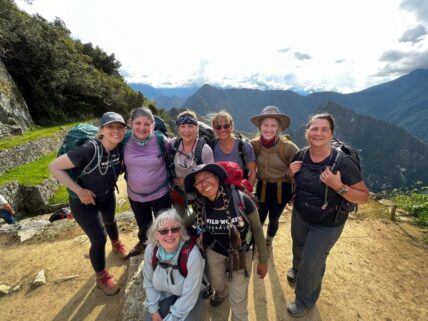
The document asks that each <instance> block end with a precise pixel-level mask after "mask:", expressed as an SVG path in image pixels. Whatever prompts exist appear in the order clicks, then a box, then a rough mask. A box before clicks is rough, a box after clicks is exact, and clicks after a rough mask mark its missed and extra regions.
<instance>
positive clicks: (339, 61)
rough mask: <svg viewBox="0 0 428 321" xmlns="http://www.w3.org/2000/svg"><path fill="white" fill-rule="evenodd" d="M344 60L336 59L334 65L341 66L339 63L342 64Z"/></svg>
mask: <svg viewBox="0 0 428 321" xmlns="http://www.w3.org/2000/svg"><path fill="white" fill-rule="evenodd" d="M345 61H346V60H345V59H337V60H336V61H335V63H336V64H341V63H343V62H345Z"/></svg>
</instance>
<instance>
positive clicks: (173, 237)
mask: <svg viewBox="0 0 428 321" xmlns="http://www.w3.org/2000/svg"><path fill="white" fill-rule="evenodd" d="M188 239H189V236H188V234H187V232H186V229H185V228H184V225H183V221H182V218H181V217H180V216H179V215H178V214H177V213H176V211H175V210H173V209H171V210H168V211H166V212H163V213H161V214H159V215H158V217H157V218H156V219H155V220H154V222H153V224H152V226H151V227H150V229H149V231H148V245H147V248H146V250H145V252H144V268H143V274H144V281H143V285H144V289H145V291H146V300H145V302H144V305H145V307H146V312H145V315H144V321H162V320H164V321H177V320H183V321H200V320H202V313H203V300H202V296H201V295H200V292H201V284H202V275H203V271H204V260H203V258H202V256H201V253H200V251H199V249H198V247H197V246H193V247H192V249H191V251H190V253H188V256H187V262H186V264H185V266H186V268H185V269H186V272H187V273H186V276H184V275H183V274H185V273H184V272H183V271H182V269H183V267H182V264H184V263H182V262H179V261H178V260H179V257H180V255H181V256H183V255H184V253H183V252H181V249H182V248H186V249H189V247H188V246H189V244H194V243H189V242H186V241H187V240H188ZM180 263H182V264H180Z"/></svg>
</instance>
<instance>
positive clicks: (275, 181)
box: [251, 106, 298, 251]
mask: <svg viewBox="0 0 428 321" xmlns="http://www.w3.org/2000/svg"><path fill="white" fill-rule="evenodd" d="M251 122H252V123H253V124H254V125H256V126H257V128H258V129H259V131H260V135H259V136H258V137H256V138H254V139H252V140H251V145H252V146H253V149H254V153H255V155H256V162H257V175H258V182H257V188H256V195H257V198H258V199H259V201H260V203H259V214H260V222H261V223H262V224H263V223H264V222H265V220H266V218H267V217H268V216H269V225H268V228H267V233H266V246H267V247H268V250H269V251H272V242H273V239H274V237H275V235H276V232H277V231H278V226H279V225H278V221H279V217H280V216H281V214H282V212H283V210H284V208H285V205H286V204H287V203H288V202H289V201H290V200H291V196H292V188H291V178H290V177H289V176H288V168H289V165H290V163H291V160H292V159H293V157H294V155H295V154H296V152H297V150H298V148H297V146H296V145H295V144H294V143H293V142H292V141H291V140H290V139H288V137H287V136H283V135H281V132H282V131H283V130H285V129H286V128H288V126H290V118H289V117H288V116H287V115H285V114H282V113H281V112H280V111H279V109H278V107H275V106H267V107H265V108H264V109H263V111H262V113H261V114H260V115H256V116H253V117H251Z"/></svg>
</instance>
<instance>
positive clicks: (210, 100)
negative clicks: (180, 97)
mask: <svg viewBox="0 0 428 321" xmlns="http://www.w3.org/2000/svg"><path fill="white" fill-rule="evenodd" d="M329 101H333V102H336V103H338V104H340V105H341V106H345V107H346V108H350V109H352V110H354V111H356V112H357V113H360V114H365V115H369V116H373V117H376V118H379V119H382V120H385V121H387V122H390V123H392V124H395V125H398V126H401V127H403V128H405V129H406V130H408V131H409V132H410V133H411V134H413V135H414V136H416V137H417V138H419V139H420V140H422V141H423V142H425V143H428V69H417V70H415V71H413V72H411V73H409V74H407V75H405V76H402V77H400V78H397V79H395V80H393V81H390V82H387V83H384V84H381V85H377V86H374V87H370V88H368V89H365V90H363V91H360V92H357V93H352V94H339V93H335V92H319V93H313V94H309V95H307V96H301V95H299V94H297V93H294V92H292V91H284V90H266V91H262V90H252V89H219V88H215V87H212V86H210V85H204V86H202V87H201V88H200V89H199V90H198V91H197V92H195V93H194V94H193V95H192V96H190V97H189V98H188V99H187V100H186V102H185V103H184V104H183V106H186V107H188V108H191V109H193V110H195V111H196V112H197V113H199V114H201V115H206V114H208V113H211V112H217V111H219V110H221V109H225V110H227V111H229V112H231V114H232V116H233V117H234V120H235V123H236V126H237V128H239V129H242V130H246V131H251V130H254V126H253V125H252V123H251V122H250V121H249V118H250V117H251V116H253V115H256V114H259V113H260V112H261V110H262V109H263V107H265V106H267V105H275V106H278V107H279V109H280V110H281V111H282V112H284V113H286V114H288V115H290V117H291V119H292V123H291V129H296V128H298V127H299V126H300V125H302V124H304V123H305V122H306V121H307V118H308V115H309V114H311V113H313V112H314V111H315V110H316V109H317V108H319V107H320V106H322V105H324V104H326V103H327V102H329Z"/></svg>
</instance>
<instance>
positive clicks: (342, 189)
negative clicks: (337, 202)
mask: <svg viewBox="0 0 428 321" xmlns="http://www.w3.org/2000/svg"><path fill="white" fill-rule="evenodd" d="M348 190H349V187H348V186H346V185H345V184H343V185H342V186H341V187H339V188H338V189H337V190H336V193H337V194H339V195H345V194H346V193H348Z"/></svg>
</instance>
